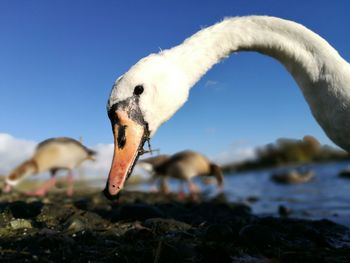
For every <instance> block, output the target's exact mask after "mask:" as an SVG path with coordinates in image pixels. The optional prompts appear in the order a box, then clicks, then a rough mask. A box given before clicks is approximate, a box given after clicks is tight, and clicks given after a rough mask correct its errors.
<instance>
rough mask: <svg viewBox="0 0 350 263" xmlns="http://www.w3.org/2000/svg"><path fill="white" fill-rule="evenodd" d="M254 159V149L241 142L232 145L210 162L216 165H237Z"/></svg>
mask: <svg viewBox="0 0 350 263" xmlns="http://www.w3.org/2000/svg"><path fill="white" fill-rule="evenodd" d="M255 158H256V147H255V146H251V145H246V144H245V143H242V142H237V143H234V144H232V145H231V146H230V147H229V148H227V149H225V150H223V151H221V152H219V153H218V154H216V155H214V156H212V158H211V160H213V161H214V162H216V163H218V164H228V163H238V162H242V161H246V160H253V159H255Z"/></svg>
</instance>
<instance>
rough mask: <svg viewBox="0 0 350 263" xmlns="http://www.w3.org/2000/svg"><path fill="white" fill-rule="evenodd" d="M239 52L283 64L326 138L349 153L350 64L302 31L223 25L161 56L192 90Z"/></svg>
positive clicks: (253, 19) (258, 20)
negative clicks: (208, 72) (224, 61)
mask: <svg viewBox="0 0 350 263" xmlns="http://www.w3.org/2000/svg"><path fill="white" fill-rule="evenodd" d="M238 51H257V52H260V53H263V54H266V55H269V56H271V57H274V58H276V59H277V60H279V61H280V62H281V63H282V64H283V65H284V66H285V67H286V69H287V70H288V71H289V72H290V73H291V74H292V76H293V77H294V79H295V80H296V82H297V83H298V85H299V86H300V88H301V90H302V92H303V94H304V97H305V98H306V100H307V102H308V103H309V105H310V108H311V111H312V113H313V115H314V116H315V118H316V119H317V121H318V122H319V124H320V125H321V126H322V127H323V129H324V130H325V131H326V133H327V134H328V136H329V137H330V138H331V139H332V140H333V141H334V142H335V143H337V144H338V145H340V146H341V147H343V148H345V149H346V150H350V139H348V137H349V136H350V87H349V85H350V84H349V83H350V68H349V64H348V63H347V62H346V61H345V60H343V59H342V57H341V56H340V55H339V54H338V52H337V51H336V50H335V49H334V48H332V47H331V46H330V45H329V44H328V43H327V41H325V40H324V39H323V38H321V37H320V36H319V35H317V34H315V33H314V32H312V31H310V30H308V29H307V28H305V27H304V26H302V25H300V24H297V23H295V22H291V21H287V20H283V19H279V18H274V17H264V16H248V17H238V18H231V19H225V20H224V21H222V22H220V23H218V24H215V25H213V26H211V27H208V28H205V29H203V30H201V31H199V32H198V33H196V34H194V35H193V36H192V37H190V38H188V39H186V40H185V41H184V43H182V44H181V45H179V46H176V47H174V48H172V49H169V50H166V51H163V55H164V57H167V58H168V59H170V60H171V61H172V62H173V63H174V64H176V65H178V66H179V68H181V69H183V72H184V74H185V76H186V77H187V78H188V82H189V83H190V87H192V86H193V85H194V84H195V83H196V82H197V81H198V80H199V79H200V78H201V77H202V76H203V75H204V74H205V73H206V72H207V71H208V70H209V69H210V68H211V67H212V66H213V65H214V64H216V63H218V62H219V61H220V60H222V59H223V58H225V57H227V56H229V55H230V54H231V53H233V52H238ZM345 133H346V134H345Z"/></svg>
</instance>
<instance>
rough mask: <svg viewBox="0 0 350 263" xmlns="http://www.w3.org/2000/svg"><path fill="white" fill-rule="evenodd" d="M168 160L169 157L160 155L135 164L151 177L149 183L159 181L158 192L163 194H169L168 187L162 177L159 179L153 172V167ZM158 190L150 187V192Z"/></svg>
mask: <svg viewBox="0 0 350 263" xmlns="http://www.w3.org/2000/svg"><path fill="white" fill-rule="evenodd" d="M169 159H170V155H166V154H161V155H158V156H153V157H149V158H145V159H142V160H139V161H138V162H137V164H136V165H137V166H138V167H140V168H142V169H144V170H145V171H147V172H148V173H149V174H150V175H151V179H150V180H149V183H151V184H154V183H155V182H156V181H157V180H158V179H159V180H160V185H159V190H160V191H161V192H163V193H167V192H169V186H168V184H167V182H166V180H165V178H164V177H161V178H160V177H159V175H158V174H157V173H156V171H155V167H157V166H159V165H161V164H163V163H165V162H166V161H168V160H169ZM157 190H158V189H157V188H156V187H152V188H151V191H157Z"/></svg>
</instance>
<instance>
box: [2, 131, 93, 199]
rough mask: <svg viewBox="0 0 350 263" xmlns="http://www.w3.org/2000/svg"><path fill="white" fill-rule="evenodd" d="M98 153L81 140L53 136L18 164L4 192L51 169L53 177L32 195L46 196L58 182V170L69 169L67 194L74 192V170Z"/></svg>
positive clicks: (8, 178)
mask: <svg viewBox="0 0 350 263" xmlns="http://www.w3.org/2000/svg"><path fill="white" fill-rule="evenodd" d="M95 154H96V153H95V152H94V151H92V150H90V149H88V148H86V147H85V146H84V145H82V144H81V143H80V142H78V141H76V140H74V139H71V138H65V137H60V138H52V139H48V140H45V141H43V142H41V143H39V144H38V146H37V148H36V150H35V152H34V154H33V156H32V158H31V159H29V160H27V161H25V162H23V163H22V164H20V165H19V166H17V167H16V168H15V169H14V170H12V171H11V172H10V174H9V175H8V176H7V177H6V179H5V187H4V192H10V191H11V190H12V187H13V186H15V185H17V184H18V183H19V182H20V181H22V180H23V179H24V178H26V177H27V176H30V175H34V174H40V173H43V172H47V171H49V172H50V173H51V178H50V180H49V181H47V182H46V183H45V184H44V185H42V186H41V187H40V188H39V189H37V190H36V191H34V192H32V193H28V194H30V195H35V196H44V195H46V193H47V192H48V191H49V190H50V189H51V188H52V187H53V186H55V184H56V176H55V175H56V173H57V171H58V170H61V169H64V170H68V175H67V182H68V188H67V195H72V194H73V177H72V170H73V169H74V168H76V167H78V166H79V165H80V164H81V163H82V162H83V161H85V160H94V155H95Z"/></svg>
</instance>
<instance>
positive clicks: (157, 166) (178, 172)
mask: <svg viewBox="0 0 350 263" xmlns="http://www.w3.org/2000/svg"><path fill="white" fill-rule="evenodd" d="M141 162H145V163H148V164H151V165H152V166H153V171H154V173H155V175H156V176H157V177H161V178H163V179H164V180H162V181H163V183H162V187H163V188H165V190H166V189H167V185H166V178H167V177H172V178H177V179H180V180H182V181H184V182H186V183H187V185H188V188H189V191H190V193H191V195H192V196H194V195H196V194H197V193H198V192H199V189H198V187H197V186H196V184H195V183H193V182H192V178H193V177H195V176H215V178H216V180H217V184H218V187H219V189H220V190H221V189H222V187H223V182H224V179H223V174H222V171H221V169H220V167H219V166H218V165H216V164H214V163H212V162H210V161H209V160H208V159H207V158H206V157H205V156H203V155H202V154H199V153H197V152H193V151H188V150H187V151H182V152H179V153H176V154H174V155H172V156H171V157H169V156H161V157H160V158H157V159H150V160H147V159H145V160H142V161H141Z"/></svg>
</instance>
